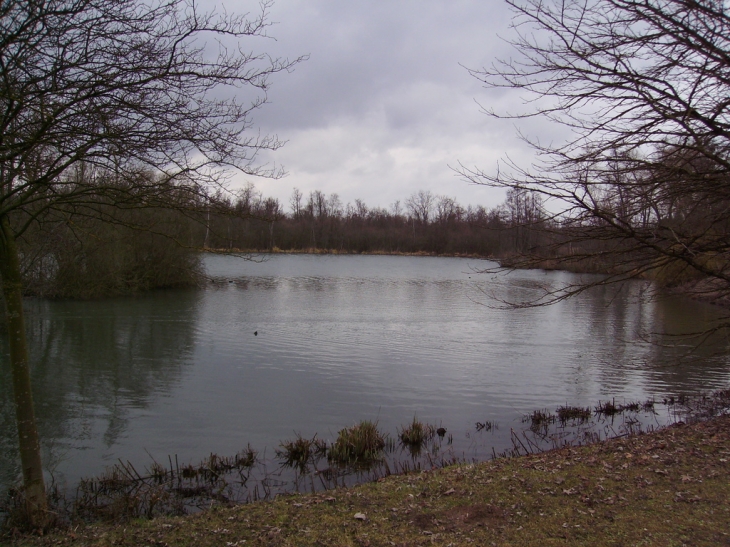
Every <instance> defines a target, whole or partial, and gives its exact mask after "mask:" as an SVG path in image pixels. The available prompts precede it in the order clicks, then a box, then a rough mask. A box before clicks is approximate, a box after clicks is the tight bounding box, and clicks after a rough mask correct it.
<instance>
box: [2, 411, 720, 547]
mask: <svg viewBox="0 0 730 547" xmlns="http://www.w3.org/2000/svg"><path fill="white" fill-rule="evenodd" d="M729 498H730V416H723V417H719V418H714V419H711V420H709V421H706V422H701V423H696V424H692V425H681V424H680V425H674V426H671V427H668V428H666V429H663V430H660V431H657V432H654V433H650V434H642V435H637V436H633V437H624V438H621V439H614V440H610V441H606V442H602V443H598V444H594V445H589V446H584V447H578V448H566V449H561V450H554V451H550V452H544V453H540V454H534V455H529V456H524V457H519V458H513V459H498V460H493V461H491V462H485V463H479V464H461V465H456V466H452V467H449V468H446V469H440V470H435V471H428V472H421V473H412V474H407V475H398V476H390V477H387V478H386V479H383V480H381V481H380V482H378V483H371V484H365V485H361V486H358V487H354V488H349V489H341V490H334V491H329V492H324V493H317V494H307V495H290V496H281V497H279V498H277V499H276V500H274V501H271V502H259V503H253V504H249V505H241V506H236V507H230V508H224V507H214V508H213V509H211V510H208V511H205V512H202V513H200V514H197V515H192V516H188V517H180V518H160V519H156V520H152V521H138V522H133V523H127V524H122V525H118V526H115V525H103V524H96V525H89V526H86V527H83V526H81V527H77V528H73V529H71V530H65V531H58V532H55V533H53V534H51V535H48V536H46V537H35V538H29V537H25V538H15V539H14V540H9V541H10V542H11V544H13V545H16V546H27V547H30V546H41V545H48V546H50V545H68V546H102V545H103V546H107V545H120V546H126V545H128V546H132V545H166V546H173V545H176V546H193V545H196V546H205V545H217V546H218V545H223V546H227V547H233V546H236V547H239V546H249V545H257V546H258V545H276V546H294V545H305V546H308V545H312V546H314V545H325V546H327V545H332V546H344V545H348V546H358V547H375V546H381V545H382V546H392V545H397V546H401V545H403V546H405V545H409V546H410V545H452V546H457V545H561V546H562V545H566V546H570V545H586V544H592V545H597V546H598V545H662V546H671V545H677V546H679V545H694V546H697V545H708V546H709V545H713V546H716V545H730V504H728V503H727V502H728V499H729Z"/></svg>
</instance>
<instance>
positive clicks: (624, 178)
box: [460, 0, 730, 301]
mask: <svg viewBox="0 0 730 547" xmlns="http://www.w3.org/2000/svg"><path fill="white" fill-rule="evenodd" d="M507 3H508V4H509V5H510V6H511V7H512V9H513V10H514V13H515V16H514V20H513V29H514V32H515V38H514V39H513V40H512V44H513V45H514V46H515V48H516V49H517V52H518V55H517V56H516V57H515V58H514V59H510V60H507V61H502V62H496V63H495V64H494V65H493V66H491V67H487V68H483V69H480V70H473V71H472V74H473V75H474V76H475V77H477V78H479V79H480V80H482V81H483V82H484V83H485V84H486V85H487V86H488V87H498V88H499V87H502V88H507V89H514V90H519V91H521V92H523V93H524V98H525V99H526V100H527V101H528V102H527V104H530V105H534V107H535V109H534V110H531V111H525V112H519V113H516V114H506V113H497V112H493V111H489V112H488V113H489V114H491V115H493V116H496V117H511V118H518V119H519V118H526V117H531V116H537V117H541V118H544V119H547V120H549V121H550V122H552V123H554V124H557V125H558V126H561V127H562V129H563V132H565V130H566V129H567V130H568V133H569V134H570V137H569V138H567V139H566V140H564V141H562V142H558V144H544V143H541V142H539V141H538V140H530V139H529V138H526V140H527V141H528V142H529V143H530V144H531V145H532V147H533V148H534V149H535V150H536V152H537V153H538V158H539V160H538V164H537V165H535V166H533V167H531V168H527V167H524V166H520V165H517V164H515V163H513V162H510V161H507V162H506V163H505V165H503V166H501V168H500V170H499V172H498V173H497V174H492V173H487V172H484V171H481V170H475V169H466V168H461V170H460V171H461V172H462V174H464V175H465V177H466V178H467V179H468V180H469V181H471V182H475V183H480V184H488V185H492V186H497V187H502V188H511V189H514V190H515V191H525V190H531V191H534V192H536V193H538V194H540V195H542V196H543V198H544V201H545V205H546V207H547V208H548V209H549V210H551V211H553V212H554V213H555V214H554V218H553V219H552V221H554V222H553V224H552V225H553V226H555V227H556V228H555V230H554V236H555V237H553V239H552V241H553V244H552V248H551V249H550V252H551V253H552V254H553V255H554V256H555V257H557V258H558V259H559V260H561V261H562V264H563V265H566V264H570V263H573V264H575V263H579V262H583V263H585V262H586V261H594V262H596V261H598V263H600V264H601V269H604V270H605V271H609V272H610V273H611V274H612V275H611V276H609V277H608V279H606V280H605V281H604V282H613V281H620V280H624V279H628V278H633V277H638V276H642V277H649V278H653V279H658V280H661V281H662V282H663V283H664V284H680V283H685V284H688V283H689V284H691V285H692V287H693V289H692V290H694V291H695V294H698V295H702V294H703V293H709V292H712V294H714V295H715V296H720V297H725V298H727V297H729V296H730V260H729V259H730V248H729V246H730V220H729V219H730V171H729V170H730V99H728V96H730V13H729V12H728V11H727V8H726V2H724V1H722V0H582V1H576V0H547V1H545V0H507ZM532 258H533V259H534V258H537V259H538V260H539V259H540V258H541V257H534V256H533V257H532ZM537 263H538V262H537V261H535V260H532V261H530V260H529V259H528V260H526V261H525V262H524V264H525V265H530V264H537ZM581 288H582V287H578V286H576V287H565V288H564V290H562V291H560V292H558V293H551V294H550V295H548V297H547V300H553V299H555V298H562V297H564V296H567V295H569V294H573V293H574V292H575V291H576V290H581ZM542 301H545V300H542Z"/></svg>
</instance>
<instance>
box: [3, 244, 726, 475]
mask: <svg viewBox="0 0 730 547" xmlns="http://www.w3.org/2000/svg"><path fill="white" fill-rule="evenodd" d="M205 260H206V267H207V270H208V273H209V275H210V276H211V277H212V278H213V279H214V280H215V282H211V283H209V284H208V285H207V286H206V287H205V288H204V289H201V290H179V291H178V290H176V291H159V292H154V293H151V294H145V295H142V296H138V297H128V298H117V299H106V300H99V301H91V302H77V301H58V302H49V301H43V300H28V301H27V302H26V304H27V324H28V331H29V338H30V345H31V348H32V364H33V370H32V375H33V383H34V389H35V402H36V407H37V413H38V420H39V428H40V433H41V437H42V439H43V450H44V458H45V459H44V462H45V463H46V465H47V467H48V470H49V473H52V474H53V476H54V478H55V480H56V481H57V482H60V483H61V484H68V485H72V484H74V483H75V482H76V481H77V480H78V479H79V478H80V477H82V476H89V475H92V474H96V473H98V472H100V471H102V470H103V469H104V467H105V466H108V465H111V464H113V463H115V462H116V461H117V460H118V459H122V460H129V461H131V462H134V463H135V465H138V466H139V467H144V466H145V465H146V464H148V463H149V462H150V456H152V457H154V458H156V459H158V460H160V461H167V456H168V455H177V456H178V458H179V460H180V461H181V462H183V461H193V460H199V459H200V458H202V457H205V456H206V455H208V454H209V453H211V452H216V453H218V454H222V455H233V454H235V453H236V452H237V451H239V450H241V449H242V448H243V447H245V446H246V445H247V444H248V443H250V444H251V446H252V447H254V448H255V449H257V450H259V452H260V453H262V454H263V455H265V456H268V457H272V456H273V450H274V449H275V448H276V447H277V446H278V444H279V442H280V441H283V440H286V439H291V438H293V437H294V436H295V432H296V433H299V434H301V435H304V436H312V435H314V434H315V433H317V434H318V435H319V437H321V438H325V439H329V440H332V439H333V438H334V437H335V436H336V434H337V431H339V430H340V429H342V428H343V427H346V426H350V425H352V424H353V423H355V422H356V421H358V420H361V419H370V420H377V421H378V423H379V425H380V427H381V429H383V430H385V431H389V432H390V433H391V435H393V434H395V432H396V431H397V428H398V426H401V425H404V424H407V423H408V422H410V421H411V420H412V418H413V417H414V415H416V416H418V418H419V419H421V420H424V421H427V422H430V423H433V424H436V425H442V426H444V427H446V428H447V430H448V431H449V433H450V434H451V435H453V449H454V451H455V452H456V453H457V454H458V455H459V456H461V457H466V458H472V457H476V458H486V457H488V456H489V455H490V454H491V453H492V447H493V446H495V447H496V448H497V450H500V449H502V448H504V447H505V446H506V445H507V444H508V443H509V434H510V429H511V428H513V427H514V428H518V427H520V426H521V419H522V417H523V416H524V415H525V414H526V413H529V412H531V411H533V410H535V409H542V408H547V409H550V410H554V408H555V407H556V406H558V405H562V404H566V403H569V404H572V405H579V406H595V404H596V403H597V402H598V401H599V400H607V399H610V398H614V397H615V398H616V399H617V401H625V400H644V399H646V398H648V397H657V398H661V397H662V396H663V395H665V394H675V393H697V392H700V391H703V390H708V389H714V388H719V387H727V386H728V383H729V382H728V380H729V377H730V357H729V355H730V347H728V342H727V339H726V338H722V337H719V336H718V337H715V338H713V339H711V340H710V341H709V342H708V343H706V344H705V345H704V346H702V348H701V349H699V350H696V351H691V347H692V344H691V342H690V341H688V340H685V339H682V338H680V339H676V338H672V337H667V336H665V335H664V334H661V333H686V332H691V331H695V330H697V329H700V328H702V327H703V326H707V325H710V324H712V322H713V321H715V320H717V319H718V318H719V317H720V316H721V315H722V313H723V310H721V309H719V308H716V307H713V306H710V305H706V304H701V303H697V302H692V301H688V300H683V299H680V298H665V299H650V298H647V297H646V295H645V294H644V293H645V290H644V289H646V285H645V284H644V283H640V282H636V283H632V284H628V285H626V286H624V288H623V289H622V290H618V289H617V288H597V289H594V290H590V291H587V292H585V293H583V294H582V295H580V296H579V297H577V298H574V299H570V300H567V301H564V302H561V303H559V304H556V305H554V306H548V307H541V308H529V309H516V310H500V309H495V306H496V305H497V304H498V302H497V300H494V299H493V296H495V297H497V299H504V300H520V299H524V298H529V297H530V296H532V295H536V294H539V291H540V290H541V287H543V286H552V287H555V286H557V285H558V284H560V283H565V282H571V281H574V280H575V279H576V277H575V276H573V275H572V274H567V273H564V272H544V271H539V270H535V271H517V272H513V273H511V274H509V275H488V274H479V273H477V270H480V269H483V268H485V267H490V266H494V263H491V262H487V261H481V260H475V259H459V258H432V257H396V256H311V255H274V256H271V257H269V258H268V259H267V260H266V261H265V262H263V263H254V262H248V261H244V260H241V259H238V258H234V257H225V256H208V257H206V259H205ZM255 333H258V334H257V335H256V334H255ZM0 357H1V358H2V363H0V486H2V487H5V486H7V485H8V484H10V483H11V482H12V481H13V480H14V479H15V478H16V477H17V475H18V462H17V461H16V456H15V454H16V448H15V446H16V439H15V425H14V413H13V409H12V404H11V393H10V389H11V388H10V373H9V366H8V356H7V343H6V340H5V334H4V333H3V336H2V339H1V340H0ZM487 420H489V421H493V422H496V424H497V425H498V427H499V429H498V430H497V431H492V432H490V433H489V434H478V433H477V432H476V431H475V429H474V424H475V423H476V422H484V421H487Z"/></svg>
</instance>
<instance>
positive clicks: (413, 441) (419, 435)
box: [398, 416, 446, 448]
mask: <svg viewBox="0 0 730 547" xmlns="http://www.w3.org/2000/svg"><path fill="white" fill-rule="evenodd" d="M445 432H446V431H445V430H444V433H445ZM435 434H436V428H434V427H433V426H432V425H429V424H424V423H423V422H419V421H418V419H417V418H416V417H415V416H414V417H413V421H412V422H411V423H410V424H409V425H407V426H405V427H403V428H401V430H400V431H399V432H398V438H399V439H400V442H401V443H402V444H403V445H404V446H409V447H419V448H420V447H422V446H423V445H424V444H426V443H427V442H428V441H430V440H431V439H433V436H434V435H435Z"/></svg>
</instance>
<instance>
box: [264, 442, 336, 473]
mask: <svg viewBox="0 0 730 547" xmlns="http://www.w3.org/2000/svg"><path fill="white" fill-rule="evenodd" d="M326 451H327V443H326V441H324V440H322V439H318V438H317V435H315V436H314V437H312V438H311V439H307V438H304V437H302V436H301V435H300V434H299V433H297V438H296V439H294V440H293V441H285V442H282V443H281V444H280V445H279V449H277V450H276V457H277V458H279V459H280V460H282V461H283V463H284V465H286V466H287V467H296V468H298V469H299V470H301V471H304V470H305V469H306V468H307V465H308V464H309V463H310V462H312V461H314V460H315V459H316V458H318V457H322V456H323V455H324V454H325V453H326Z"/></svg>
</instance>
